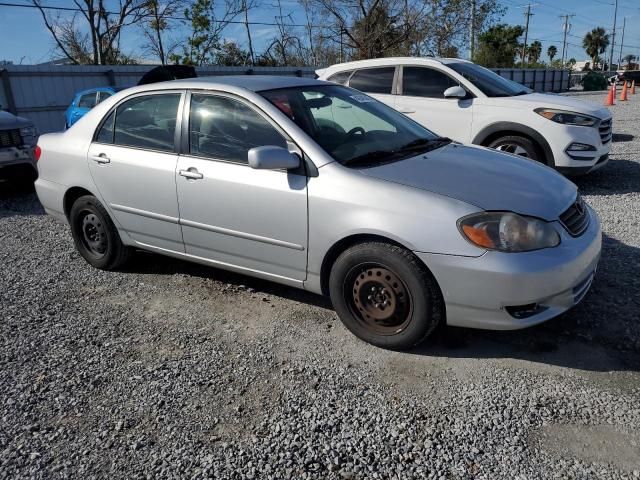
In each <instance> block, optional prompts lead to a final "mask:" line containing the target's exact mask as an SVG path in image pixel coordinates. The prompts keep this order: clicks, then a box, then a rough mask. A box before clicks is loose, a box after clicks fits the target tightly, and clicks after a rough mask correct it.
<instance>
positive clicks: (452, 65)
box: [316, 57, 612, 175]
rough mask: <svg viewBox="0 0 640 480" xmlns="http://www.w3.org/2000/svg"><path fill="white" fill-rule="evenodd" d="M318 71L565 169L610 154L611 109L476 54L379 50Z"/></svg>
mask: <svg viewBox="0 0 640 480" xmlns="http://www.w3.org/2000/svg"><path fill="white" fill-rule="evenodd" d="M316 73H317V74H318V77H319V78H320V79H321V80H328V81H332V82H336V83H340V84H343V85H348V86H350V87H352V88H355V89H357V90H360V91H362V92H365V93H368V94H370V95H371V96H372V97H375V98H377V99H378V100H380V101H382V102H384V103H386V104H387V105H390V106H392V107H394V108H395V109H396V110H399V111H400V112H402V113H404V114H406V115H408V116H409V117H411V118H413V119H414V120H416V121H417V122H419V123H421V124H422V125H424V126H425V127H427V128H429V129H430V130H433V131H434V132H436V133H438V134H440V135H444V136H448V137H451V138H452V139H454V140H457V141H459V142H462V143H474V144H477V145H483V146H487V147H491V148H496V149H498V150H502V151H505V152H509V153H513V154H516V155H522V156H525V157H529V158H532V159H534V160H538V161H540V162H543V163H545V164H547V165H549V166H550V167H553V168H556V169H557V170H560V171H561V172H563V173H565V174H569V175H577V174H584V173H588V172H591V171H593V170H596V169H598V168H600V167H602V166H604V165H605V164H606V163H607V161H608V159H609V149H610V147H611V138H612V124H611V113H610V112H609V110H607V109H606V108H604V107H599V106H596V105H593V104H590V103H586V102H582V101H580V100H576V99H574V98H569V97H565V96H562V95H554V94H543V93H535V92H533V91H532V90H530V89H528V88H526V87H524V86H522V85H520V84H519V83H516V82H512V81H511V80H507V79H506V78H503V77H501V76H499V75H497V74H496V73H494V72H492V71H491V70H488V69H486V68H484V67H481V66H479V65H476V64H474V63H472V62H468V61H465V60H460V59H457V58H439V59H436V58H409V57H407V58H380V59H375V60H362V61H358V62H350V63H342V64H339V65H333V66H331V67H329V68H326V69H323V70H318V71H316Z"/></svg>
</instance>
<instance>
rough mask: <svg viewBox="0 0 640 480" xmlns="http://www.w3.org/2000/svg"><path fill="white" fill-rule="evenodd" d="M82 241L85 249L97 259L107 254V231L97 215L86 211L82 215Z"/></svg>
mask: <svg viewBox="0 0 640 480" xmlns="http://www.w3.org/2000/svg"><path fill="white" fill-rule="evenodd" d="M80 230H81V240H82V244H83V245H84V247H85V248H86V249H87V251H89V253H91V254H92V255H93V256H95V257H102V256H104V255H105V254H106V253H107V247H108V241H107V229H106V228H105V226H104V223H103V221H102V220H101V219H100V217H98V216H97V215H96V214H95V213H93V212H91V211H89V210H85V211H83V212H82V213H81V214H80Z"/></svg>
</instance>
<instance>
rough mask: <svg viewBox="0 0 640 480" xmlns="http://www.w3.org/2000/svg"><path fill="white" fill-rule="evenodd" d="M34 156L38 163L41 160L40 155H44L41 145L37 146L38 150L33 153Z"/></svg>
mask: <svg viewBox="0 0 640 480" xmlns="http://www.w3.org/2000/svg"><path fill="white" fill-rule="evenodd" d="M33 155H34V156H35V157H36V162H37V161H38V160H40V155H42V149H41V148H40V145H36V148H35V150H34V151H33Z"/></svg>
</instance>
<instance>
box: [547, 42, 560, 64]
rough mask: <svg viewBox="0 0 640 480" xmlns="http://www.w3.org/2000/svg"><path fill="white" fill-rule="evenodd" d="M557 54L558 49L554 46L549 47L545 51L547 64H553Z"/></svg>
mask: <svg viewBox="0 0 640 480" xmlns="http://www.w3.org/2000/svg"><path fill="white" fill-rule="evenodd" d="M557 54H558V49H557V48H556V46H555V45H551V46H550V47H549V48H548V49H547V55H549V63H551V62H553V57H555V56H556V55H557Z"/></svg>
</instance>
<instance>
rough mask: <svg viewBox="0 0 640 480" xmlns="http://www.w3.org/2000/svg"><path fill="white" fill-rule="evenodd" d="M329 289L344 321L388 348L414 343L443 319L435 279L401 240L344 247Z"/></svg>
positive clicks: (361, 336) (373, 342)
mask: <svg viewBox="0 0 640 480" xmlns="http://www.w3.org/2000/svg"><path fill="white" fill-rule="evenodd" d="M329 291H330V295H331V301H332V303H333V306H334V308H335V310H336V312H337V313H338V316H339V317H340V319H341V320H342V322H343V323H344V325H345V326H346V327H347V328H348V329H349V330H350V331H351V332H352V333H353V334H355V335H356V336H357V337H359V338H360V339H362V340H364V341H366V342H368V343H371V344H373V345H376V346H379V347H383V348H389V349H393V350H402V349H407V348H411V347H413V346H415V345H417V344H419V343H420V342H422V341H423V340H424V339H425V338H426V337H427V336H429V335H430V334H431V333H432V332H433V331H434V329H435V328H436V327H437V325H438V324H439V323H440V321H441V319H442V318H443V313H442V312H443V304H442V299H441V294H440V290H439V288H438V285H437V284H436V281H435V279H434V278H433V276H432V275H431V274H430V272H429V271H428V270H427V269H426V268H425V267H424V265H422V264H421V263H420V261H419V260H418V259H417V258H416V257H415V255H413V254H412V253H411V252H409V251H407V250H405V249H403V248H400V247H398V246H396V245H390V244H386V243H379V242H370V243H363V244H358V245H355V246H353V247H351V248H349V249H347V250H346V251H344V252H343V253H342V254H341V255H340V256H339V257H338V259H337V260H336V262H335V263H334V265H333V268H332V269H331V274H330V277H329Z"/></svg>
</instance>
